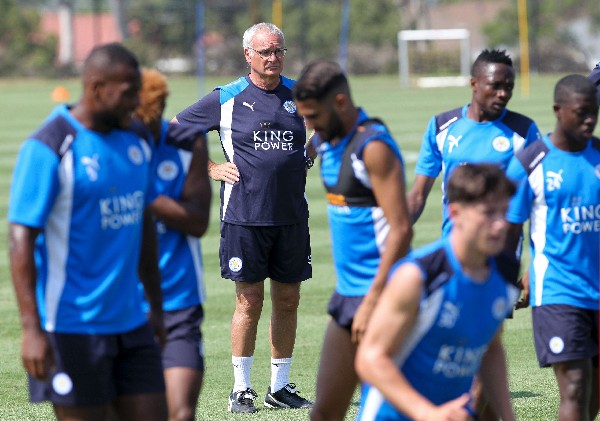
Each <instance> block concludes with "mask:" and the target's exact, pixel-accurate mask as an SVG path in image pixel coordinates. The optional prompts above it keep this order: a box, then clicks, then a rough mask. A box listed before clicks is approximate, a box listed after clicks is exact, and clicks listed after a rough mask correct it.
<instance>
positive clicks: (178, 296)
mask: <svg viewBox="0 0 600 421" xmlns="http://www.w3.org/2000/svg"><path fill="white" fill-rule="evenodd" d="M168 94H169V90H168V85H167V79H166V77H165V76H164V75H163V74H161V73H160V72H159V71H158V70H154V69H143V70H142V89H141V91H140V105H139V106H138V108H137V109H136V112H135V114H136V116H137V117H138V118H139V119H140V120H142V121H143V122H144V123H145V124H146V126H147V127H148V128H149V130H150V132H151V133H152V136H153V139H154V143H153V145H152V146H153V150H152V156H153V163H154V168H155V172H154V176H153V180H154V184H155V188H156V191H157V193H158V196H157V197H156V199H154V201H152V203H151V204H150V210H151V211H152V213H153V215H154V216H155V218H156V219H155V226H156V231H157V234H158V251H159V265H160V271H161V278H162V279H161V282H162V293H163V310H164V321H165V328H166V331H167V341H166V344H165V346H164V348H163V350H162V362H163V369H164V376H165V382H166V387H167V404H168V410H169V420H171V421H184V420H194V419H195V411H196V405H197V402H198V395H199V394H200V388H201V385H202V376H203V372H204V356H203V347H202V333H201V329H200V326H201V323H202V320H203V317H204V312H203V308H202V303H203V302H204V298H205V289H204V279H203V273H202V255H201V252H200V241H199V237H201V236H202V235H203V234H204V233H205V231H206V228H207V226H208V219H209V210H210V201H211V189H210V182H209V178H208V172H207V168H208V167H207V165H208V152H207V149H206V141H205V140H204V139H203V140H201V141H197V142H194V143H193V151H192V152H189V151H184V150H181V149H178V148H176V147H174V146H170V145H168V144H167V137H168V127H169V126H168V122H167V121H166V120H164V119H163V118H162V116H163V113H164V110H165V106H166V100H167V96H168Z"/></svg>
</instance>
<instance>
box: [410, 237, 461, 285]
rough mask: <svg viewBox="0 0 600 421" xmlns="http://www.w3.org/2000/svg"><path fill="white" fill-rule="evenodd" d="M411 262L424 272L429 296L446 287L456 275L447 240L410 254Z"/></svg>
mask: <svg viewBox="0 0 600 421" xmlns="http://www.w3.org/2000/svg"><path fill="white" fill-rule="evenodd" d="M410 258H411V260H412V261H413V262H414V263H415V264H417V265H418V266H419V267H420V268H421V270H422V271H423V277H424V285H423V286H424V289H425V291H426V293H427V294H428V295H430V294H432V293H433V292H434V291H435V290H436V289H438V288H440V287H441V286H442V285H444V284H445V283H446V282H447V281H448V280H449V279H450V278H451V277H452V275H453V274H454V269H453V267H452V262H451V260H450V256H449V255H448V247H447V241H446V240H441V239H440V240H438V241H436V242H433V243H431V244H428V245H426V246H423V247H420V248H418V249H416V250H414V251H413V252H411V253H410Z"/></svg>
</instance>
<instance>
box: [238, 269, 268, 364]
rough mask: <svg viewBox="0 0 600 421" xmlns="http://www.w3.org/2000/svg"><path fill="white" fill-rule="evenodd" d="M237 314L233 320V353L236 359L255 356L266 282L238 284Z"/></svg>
mask: <svg viewBox="0 0 600 421" xmlns="http://www.w3.org/2000/svg"><path fill="white" fill-rule="evenodd" d="M235 292H236V302H235V312H234V313H233V318H232V320H231V353H232V355H234V356H236V357H250V356H252V355H254V347H255V345H256V330H257V327H258V320H259V319H260V314H261V312H262V307H263V300H264V297H265V291H264V281H260V282H236V283H235Z"/></svg>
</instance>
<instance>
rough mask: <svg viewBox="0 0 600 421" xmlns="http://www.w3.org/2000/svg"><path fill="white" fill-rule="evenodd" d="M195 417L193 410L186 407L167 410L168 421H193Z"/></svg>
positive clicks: (181, 406)
mask: <svg viewBox="0 0 600 421" xmlns="http://www.w3.org/2000/svg"><path fill="white" fill-rule="evenodd" d="M195 417H196V414H195V408H192V407H190V406H188V405H180V406H178V407H177V408H169V421H194V420H195V419H196V418H195Z"/></svg>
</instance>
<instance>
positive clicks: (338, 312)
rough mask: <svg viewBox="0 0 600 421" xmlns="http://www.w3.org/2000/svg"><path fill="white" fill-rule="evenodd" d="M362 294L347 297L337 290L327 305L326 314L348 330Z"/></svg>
mask: <svg viewBox="0 0 600 421" xmlns="http://www.w3.org/2000/svg"><path fill="white" fill-rule="evenodd" d="M363 298H365V297H364V295H359V296H355V297H348V296H346V295H341V294H339V293H338V292H337V291H336V292H334V293H333V295H332V296H331V299H330V300H329V305H328V306H327V314H329V315H330V316H331V317H332V318H333V320H334V321H335V322H336V323H337V324H338V325H339V326H340V327H341V328H343V329H346V330H348V331H350V330H351V328H352V321H353V320H354V315H355V314H356V310H358V307H359V306H360V304H361V303H362V300H363Z"/></svg>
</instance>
